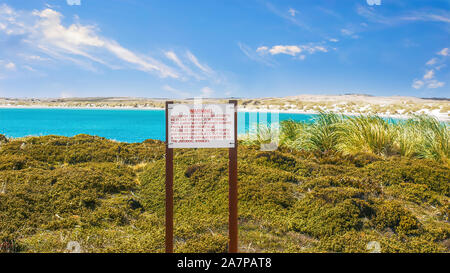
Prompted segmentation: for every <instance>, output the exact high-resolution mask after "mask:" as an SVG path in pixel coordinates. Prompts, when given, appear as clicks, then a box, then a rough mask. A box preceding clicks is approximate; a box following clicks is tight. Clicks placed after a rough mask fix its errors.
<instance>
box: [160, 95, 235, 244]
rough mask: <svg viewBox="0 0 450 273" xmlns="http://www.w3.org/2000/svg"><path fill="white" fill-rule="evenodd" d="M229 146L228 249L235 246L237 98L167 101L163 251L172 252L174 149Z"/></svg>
mask: <svg viewBox="0 0 450 273" xmlns="http://www.w3.org/2000/svg"><path fill="white" fill-rule="evenodd" d="M178 148H228V149H229V158H228V160H229V167H228V184H229V193H228V207H229V213H228V233H229V242H228V250H229V252H230V253H236V252H237V249H238V212H237V210H238V206H237V204H238V190H237V101H236V100H230V101H229V103H227V104H174V103H173V102H171V101H167V102H166V252H167V253H172V252H173V149H178Z"/></svg>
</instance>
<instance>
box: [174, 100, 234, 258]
mask: <svg viewBox="0 0 450 273" xmlns="http://www.w3.org/2000/svg"><path fill="white" fill-rule="evenodd" d="M173 104H174V103H173V101H166V107H165V109H166V142H165V145H166V185H165V186H166V202H165V203H166V231H165V248H166V253H173V149H177V148H176V147H175V148H173V147H170V145H169V130H170V129H169V107H170V105H173ZM229 104H231V105H233V108H234V110H233V112H234V114H233V119H234V124H233V127H234V132H232V133H233V138H234V145H231V146H230V147H229V148H228V237H229V238H228V252H229V253H237V252H238V183H237V178H238V171H237V169H238V159H237V157H238V141H237V105H238V102H237V100H229ZM230 144H231V143H230ZM204 148H212V147H204Z"/></svg>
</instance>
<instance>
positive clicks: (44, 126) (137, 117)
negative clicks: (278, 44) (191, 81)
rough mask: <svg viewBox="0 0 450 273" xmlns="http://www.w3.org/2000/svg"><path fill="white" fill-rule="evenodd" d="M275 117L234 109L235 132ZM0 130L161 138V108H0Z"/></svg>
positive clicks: (131, 139) (128, 138)
mask: <svg viewBox="0 0 450 273" xmlns="http://www.w3.org/2000/svg"><path fill="white" fill-rule="evenodd" d="M314 116H315V115H308V114H287V113H280V114H279V121H283V120H288V119H292V120H296V121H311V119H312V118H313V117H314ZM265 120H267V121H268V123H270V122H271V120H274V121H276V118H275V117H273V116H271V115H270V114H266V113H248V112H239V113H238V133H239V134H244V133H246V132H248V130H249V128H250V124H252V125H253V124H256V123H260V122H263V121H265ZM0 134H4V135H6V136H8V137H24V136H44V135H61V136H69V137H70V136H75V135H78V134H89V135H96V136H101V137H105V138H108V139H113V140H117V141H122V142H130V143H132V142H142V141H144V140H146V139H158V140H163V141H164V140H165V114H164V110H115V109H114V110H104V109H29V108H27V109H21V108H3V109H0Z"/></svg>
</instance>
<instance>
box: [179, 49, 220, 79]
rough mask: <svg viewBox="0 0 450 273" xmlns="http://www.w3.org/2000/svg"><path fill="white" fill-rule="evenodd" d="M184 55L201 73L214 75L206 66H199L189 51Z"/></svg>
mask: <svg viewBox="0 0 450 273" xmlns="http://www.w3.org/2000/svg"><path fill="white" fill-rule="evenodd" d="M186 55H187V57H188V59H189V60H190V61H191V62H192V63H193V64H194V65H195V66H196V67H197V68H198V69H200V70H201V71H203V72H204V73H206V74H208V75H212V74H214V71H213V70H212V69H211V68H210V67H209V66H208V65H206V64H201V63H200V62H199V61H198V59H197V57H195V56H194V54H192V53H191V52H190V51H187V52H186Z"/></svg>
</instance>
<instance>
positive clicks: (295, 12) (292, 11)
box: [288, 8, 298, 17]
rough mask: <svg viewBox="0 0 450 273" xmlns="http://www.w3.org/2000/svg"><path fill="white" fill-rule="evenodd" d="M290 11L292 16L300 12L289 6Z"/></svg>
mask: <svg viewBox="0 0 450 273" xmlns="http://www.w3.org/2000/svg"><path fill="white" fill-rule="evenodd" d="M288 12H289V14H290V15H291V16H292V17H295V15H296V14H297V13H298V11H296V10H295V9H293V8H289V10H288Z"/></svg>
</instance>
